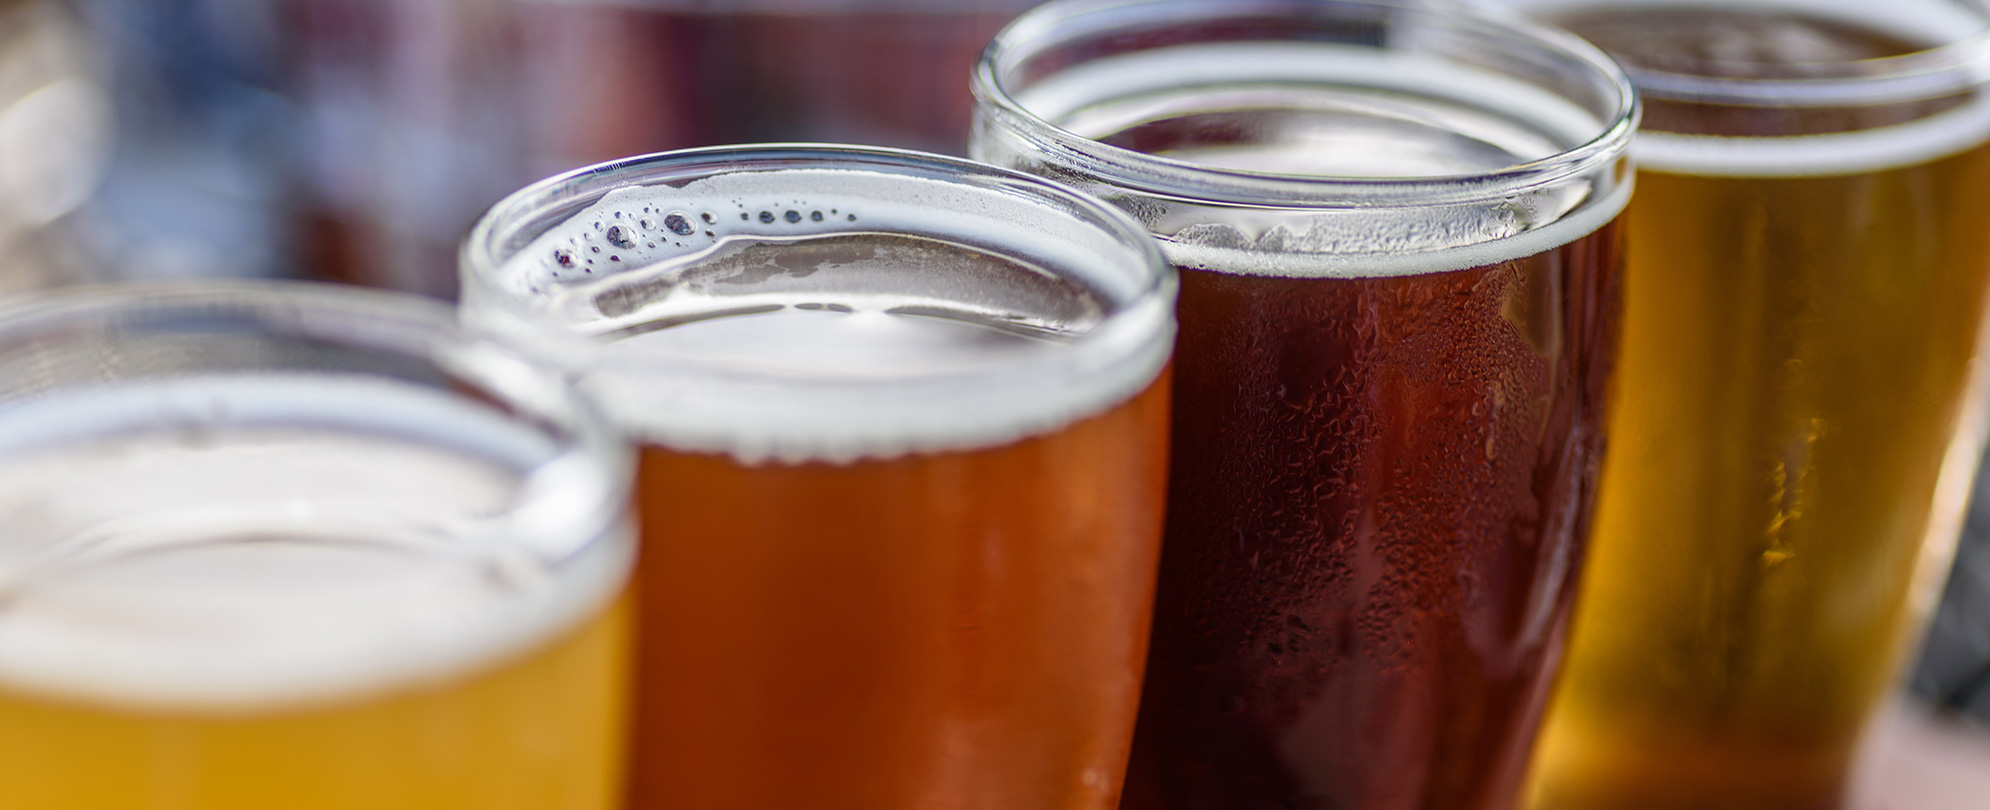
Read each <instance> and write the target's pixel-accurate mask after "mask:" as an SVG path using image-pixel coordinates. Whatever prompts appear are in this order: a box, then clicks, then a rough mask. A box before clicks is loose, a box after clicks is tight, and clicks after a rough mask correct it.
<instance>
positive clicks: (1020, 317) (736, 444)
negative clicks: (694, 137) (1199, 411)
mask: <svg viewBox="0 0 1990 810" xmlns="http://www.w3.org/2000/svg"><path fill="white" fill-rule="evenodd" d="M818 189H820V190H823V191H822V192H821V193H819V194H817V193H813V191H814V190H818ZM798 190H808V191H810V192H811V193H807V194H803V195H800V196H798V195H797V194H796V192H797V191H798ZM645 206H648V207H653V208H656V209H658V210H684V211H692V210H711V209H717V208H721V207H730V208H736V209H738V210H739V212H740V214H741V219H740V220H739V221H738V222H733V221H731V220H730V218H724V221H723V222H709V221H708V224H711V225H712V226H713V227H712V228H710V229H708V230H707V231H705V232H701V233H700V234H699V235H697V236H693V237H686V238H684V239H682V240H680V241H677V242H673V243H670V244H667V245H666V244H663V243H659V246H658V248H656V249H655V250H651V249H648V248H647V247H644V248H640V249H637V250H632V251H627V252H626V255H625V256H624V262H623V265H624V267H617V268H614V269H613V271H612V272H608V273H605V274H603V276H602V277H596V278H581V277H568V276H561V275H558V274H557V272H556V271H557V270H558V267H557V264H556V262H555V261H554V260H553V259H552V258H551V257H553V256H554V255H556V253H557V251H558V250H560V249H563V248H566V247H567V246H570V245H573V244H577V243H580V242H584V241H585V237H586V234H587V233H588V232H590V231H591V230H592V228H591V223H593V222H596V221H602V220H604V219H612V212H615V211H626V210H637V209H640V208H643V207H645ZM817 213H821V214H822V215H821V216H817ZM790 214H792V216H791V215H790ZM713 219H715V220H716V219H721V218H718V217H713ZM860 221H861V222H862V223H863V224H862V225H861V226H859V227H853V226H852V225H851V223H854V222H860ZM892 234H905V235H910V236H913V237H918V238H919V239H924V240H927V241H928V242H929V243H930V244H928V246H927V247H917V246H916V240H914V241H904V240H903V239H901V240H900V241H901V242H902V243H903V244H906V245H915V247H914V248H909V249H910V250H912V252H913V253H917V252H919V251H921V250H937V251H938V252H933V253H929V254H928V258H929V259H945V260H946V261H954V260H955V259H958V258H959V257H961V256H964V255H967V254H968V253H974V252H977V251H979V252H980V253H981V254H982V255H984V256H987V257H989V259H990V260H994V261H997V262H999V263H1006V264H1009V265H1013V266H1014V268H1020V269H1012V271H1004V272H1008V273H1010V274H1011V275H1010V276H1008V277H1010V278H1012V280H1015V283H1016V284H1020V285H1021V286H1014V285H1012V284H1010V282H1000V281H999V280H998V281H993V282H990V283H997V284H998V286H997V287H994V288H980V289H977V288H976V287H975V284H974V283H968V281H967V279H969V278H970V276H971V275H972V274H969V275H943V276H940V275H932V274H934V273H936V272H939V271H937V270H935V269H934V268H933V267H930V266H927V265H928V264H929V263H928V262H926V261H922V260H919V259H916V258H914V259H905V260H897V259H894V260H891V261H890V262H885V261H884V260H881V259H871V258H865V259H862V260H861V261H857V262H856V263H848V262H846V263H843V264H838V263H837V262H835V261H831V260H829V259H821V257H820V256H818V257H817V258H804V257H805V256H809V255H814V254H810V253H808V251H818V252H819V251H823V250H829V251H831V252H832V253H833V252H834V251H840V250H846V249H847V248H848V245H843V244H840V243H836V242H834V238H836V237H839V236H842V235H868V236H869V237H879V238H883V239H886V240H889V239H890V235H892ZM1116 238H1117V237H1116V236H1115V235H1113V234H1109V233H1107V232H1103V231H1101V230H1099V229H1098V228H1097V226H1095V225H1093V224H1091V223H1088V222H1085V221H1082V220H1080V219H1077V218H1075V217H1072V216H1070V215H1069V214H1067V213H1064V212H1062V211H1060V210H1057V209H1054V208H1052V207H1050V206H1047V205H1043V204H1039V203H1035V202H1031V201H1027V200H1026V199H1022V198H1019V197H1018V196H1017V195H1013V194H1011V193H1008V192H1004V191H997V190H991V189H983V188H978V187H975V186H972V185H968V184H965V183H950V182H943V181H939V180H930V179H925V178H921V177H913V176H904V175H893V174H884V173H880V172H867V171H862V170H857V169H790V170H783V171H748V172H739V173H733V174H724V175H718V176H714V177H709V178H705V179H701V180H698V181H694V182H691V183H689V184H686V185H684V186H683V187H681V188H678V187H671V186H643V187H626V188H620V189H616V190H614V191H611V192H609V193H608V194H607V195H605V196H604V197H603V198H602V199H601V200H600V201H599V202H597V203H596V204H595V205H593V206H590V207H589V208H587V209H585V210H583V211H581V212H579V213H578V214H575V215H573V216H572V217H570V218H569V219H567V220H566V221H565V222H564V223H563V224H561V225H560V226H558V227H555V228H553V229H552V230H550V231H548V232H546V233H544V234H542V235H541V236H540V237H538V238H537V239H536V240H534V241H533V242H532V243H531V244H529V245H528V246H527V247H526V248H524V249H523V250H522V251H520V252H519V253H517V254H516V255H515V256H514V257H513V258H512V259H511V260H510V261H508V262H507V263H505V264H504V265H503V266H502V267H501V268H499V269H498V271H497V272H496V273H495V274H494V277H493V278H489V279H473V283H472V284H470V285H469V286H468V287H466V293H465V299H464V302H465V313H466V317H468V318H470V319H472V320H473V321H476V320H479V319H485V318H489V319H492V320H491V321H487V322H492V323H501V324H502V325H504V326H506V327H507V328H516V329H526V330H536V329H542V328H544V327H545V326H546V322H551V323H552V324H555V325H556V328H560V329H562V330H566V331H568V332H569V333H578V334H585V335H596V336H602V335H609V336H610V337H609V338H607V339H602V340H599V341H597V345H596V346H595V348H594V349H592V350H591V351H590V354H591V355H592V357H591V358H590V359H588V360H586V361H583V365H584V366H585V369H586V370H585V375H584V379H583V384H584V385H585V386H587V387H589V388H591V389H592V390H593V391H594V393H596V394H597V396H598V399H600V400H601V401H603V402H605V403H606V404H607V405H608V407H609V409H610V411H611V412H612V413H613V414H614V415H615V416H616V418H617V420H618V421H620V422H621V423H622V424H623V425H624V427H625V428H628V429H631V430H632V431H634V432H635V433H637V434H638V435H640V436H642V437H644V438H645V439H647V440H649V441H652V442H656V443H660V444H664V445H666V446H670V447H674V448H678V449H683V450H693V451H700V452H719V453H729V454H731V455H733V456H734V457H736V458H739V459H741V460H744V461H748V462H762V461H768V460H774V461H782V462H802V461H830V462H847V461H852V460H855V459H860V458H888V457H893V456H899V455H904V454H907V453H914V452H933V451H942V450H954V449H967V448H975V447H986V446H993V445H999V444H1004V443H1008V442H1011V441H1015V440H1018V439H1021V438H1025V437H1028V436H1032V435H1038V434H1042V433H1047V432H1050V431H1054V430H1056V429H1058V428H1060V427H1063V426H1065V425H1068V424H1070V423H1071V422H1073V421H1075V420H1077V419H1080V418H1083V417H1086V416H1090V415H1093V414H1096V413H1099V412H1101V411H1104V410H1106V409H1108V408H1110V407H1112V406H1114V405H1116V404H1118V403H1120V402H1122V401H1124V400H1126V399H1128V398H1130V397H1131V396H1132V395H1134V394H1135V393H1137V392H1138V391H1140V390H1141V389H1143V388H1144V387H1146V386H1147V385H1148V384H1150V383H1152V382H1153V381H1154V379H1155V378H1156V376H1157V375H1158V374H1159V372H1160V369H1161V367H1162V366H1163V365H1165V363H1166V360H1167V356H1168V354H1169V349H1170V347H1171V345H1172V339H1173V319H1172V311H1173V300H1172V295H1171V291H1172V285H1171V284H1167V283H1164V282H1161V281H1158V280H1157V279H1156V278H1155V276H1154V273H1155V270H1154V268H1152V267H1151V266H1148V265H1146V264H1145V260H1144V259H1143V258H1142V257H1141V254H1139V253H1137V252H1135V250H1134V249H1132V248H1129V247H1127V246H1126V245H1124V243H1121V242H1118V241H1116ZM754 244H758V245H763V246H768V248H769V249H770V250H772V251H774V252H773V253H772V254H770V255H776V256H778V255H780V253H781V251H782V250H784V249H786V248H784V247H783V246H791V247H792V252H791V253H789V254H787V255H789V256H791V257H792V258H791V259H789V260H782V259H779V258H776V259H774V260H770V261H769V262H768V263H767V266H766V268H765V269H763V270H751V269H750V268H749V269H747V270H727V271H725V274H724V275H722V277H713V278H710V279H704V280H702V281H698V279H700V278H702V277H701V276H699V275H698V274H699V273H700V272H701V270H700V268H701V267H704V266H705V265H703V264H701V263H702V262H708V261H711V260H712V259H713V257H715V256H722V255H725V252H726V251H730V250H734V249H735V248H737V247H738V246H740V245H754ZM935 245H945V246H951V247H946V248H944V249H942V248H938V247H933V246H935ZM949 257H951V258H949ZM995 257H1000V258H999V259H996V258H995ZM818 260H820V261H826V262H829V263H828V264H821V263H818ZM783 261H786V264H788V265H793V266H784V265H783ZM866 262H868V264H867V263H866ZM881 262H882V263H881ZM892 262H896V264H892ZM969 264H970V265H971V264H972V262H970V263H969ZM887 265H889V266H887ZM1032 268H1033V269H1032ZM706 269H707V270H709V268H706ZM818 271H822V272H818ZM946 272H947V273H954V272H955V271H952V270H948V271H946ZM921 273H924V274H926V275H924V276H922V277H923V278H926V279H929V280H931V279H940V280H942V281H944V280H947V279H953V280H954V281H955V282H957V283H930V281H929V283H926V284H925V285H924V287H923V288H922V289H920V290H918V291H916V294H908V293H907V290H905V289H899V288H897V287H896V286H894V282H892V281H891V279H892V278H893V277H894V274H899V275H900V276H903V275H904V274H921ZM708 274H709V273H708ZM1031 274H1035V276H1032V275H1031ZM1000 275H1001V274H997V276H1000ZM1031 277H1036V278H1038V279H1039V281H1037V282H1028V281H1027V279H1028V278H1031ZM987 278H995V277H987ZM683 279H692V280H694V281H697V283H685V282H683V281H682V280H683ZM811 279H812V280H811ZM825 279H831V280H834V281H835V282H836V283H842V282H843V281H844V280H852V281H853V282H857V281H860V282H861V284H860V286H856V287H849V288H838V287H835V286H833V285H832V286H827V287H825V286H822V285H823V284H825V283H827V282H825V281H824V280H825ZM984 280H985V279H984ZM1053 281H1054V282H1055V283H1052V282H1053ZM975 283H980V282H975ZM1042 284H1048V285H1049V286H1048V287H1046V289H1051V288H1056V287H1058V286H1059V285H1064V286H1067V287H1069V289H1070V290H1073V291H1077V292H1073V293H1072V294H1073V295H1077V296H1080V297H1088V298H1095V299H1097V300H1098V301H1100V302H1102V303H1101V304H1100V305H1099V310H1098V311H1101V312H1109V313H1111V314H1109V315H1107V316H1105V317H1103V318H1092V319H1089V320H1087V319H1080V320H1079V321H1077V322H1063V321H1058V323H1061V324H1062V325H1061V326H1054V327H1051V328H1039V327H1038V326H1037V325H1035V324H1037V323H1038V322H1039V321H1044V319H1045V317H1046V316H1045V315H1044V312H1045V311H1038V310H1033V309H1032V307H1033V306H1035V305H1026V302H1027V301H1028V300H1029V296H1027V295H1022V296H1020V297H1018V295H1019V293H1018V292H1017V291H1018V290H1023V289H1024V288H1028V287H1032V286H1033V285H1042ZM700 285H703V286H700ZM1005 285H1006V286H1005ZM542 291H543V292H542ZM490 294H496V295H499V296H503V297H508V298H511V299H513V303H511V304H506V305H496V302H494V301H490V300H487V296H488V295H490ZM699 296H705V297H702V298H701V297H699ZM1045 300H1048V299H1045ZM1003 302H1008V303H1003ZM520 303H522V304H523V307H520V306H519V304H520ZM707 304H709V308H706V309H702V310H701V309H700V308H701V307H705V306H706V305H707ZM804 305H808V306H804ZM1004 307H1008V309H1005V308H1004ZM521 308H522V309H526V310H536V314H531V315H525V316H519V315H512V314H509V313H515V312H517V311H518V310H519V309H521ZM1053 309H1055V307H1053ZM776 313H778V314H776ZM719 315H723V316H726V318H728V319H739V320H736V321H729V322H727V323H724V324H717V325H715V323H716V322H714V323H708V324H706V325H705V326H700V327H696V328H697V329H699V330H705V331H709V330H711V329H720V328H723V329H741V330H744V331H740V332H738V333H736V334H735V335H733V339H729V340H727V341H723V342H721V343H720V344H712V345H713V347H714V348H713V349H712V351H711V353H710V356H709V357H708V358H707V359H709V360H710V361H711V362H701V360H700V357H701V355H700V352H699V351H697V350H693V349H691V348H687V347H686V346H683V345H679V346H674V347H666V348H667V349H668V350H667V351H665V350H661V349H659V348H658V347H659V346H660V345H662V344H669V343H671V342H672V340H674V338H673V337H672V336H669V335H665V336H663V337H662V338H659V337H656V335H654V334H652V333H655V332H656V331H657V330H658V329H659V328H664V327H667V328H664V329H663V331H668V329H669V328H680V329H682V328H684V327H671V326H670V325H671V324H684V323H693V322H696V321H700V320H710V319H711V316H719ZM1063 317H1065V316H1063V315H1058V316H1055V317H1051V318H1049V321H1057V319H1059V318H1063ZM506 318H511V319H513V320H510V321H505V319H506ZM750 318H759V319H760V320H759V321H758V323H767V324H770V327H769V329H768V330H765V331H755V330H754V329H753V328H752V325H753V324H754V323H756V321H752V320H748V319H750ZM837 318H840V319H842V320H840V321H832V320H827V319H837ZM534 319H540V322H538V323H534ZM935 319H938V320H937V321H936V320H935ZM775 321H779V323H778V324H774V322H775ZM938 321H947V322H949V323H953V324H956V325H958V328H957V327H956V326H946V327H945V328H944V329H941V330H940V331H942V332H946V333H948V334H950V335H952V337H949V338H946V339H947V340H951V341H954V342H953V344H950V345H951V348H936V351H938V352H939V354H940V355H943V356H944V357H945V358H946V359H945V360H944V361H943V362H942V361H940V360H935V359H932V358H928V359H929V360H932V362H923V361H922V362H912V361H911V360H908V359H907V357H906V356H905V355H904V354H903V353H904V352H907V351H916V350H917V344H918V341H919V340H923V339H926V338H924V337H920V336H921V335H925V336H926V337H932V335H933V334H934V333H933V331H932V329H928V328H927V327H934V328H938V327H936V326H935V324H936V323H938ZM1049 321H1044V322H1049ZM963 329H964V330H967V331H966V332H963V331H961V330H963ZM796 330H800V331H796ZM810 330H824V331H819V332H816V333H814V336H813V337H811V336H808V333H809V332H810ZM894 330H897V331H896V332H894ZM976 330H979V331H978V332H977V331H976ZM776 332H784V333H786V334H788V335H790V336H791V337H792V342H791V344H790V345H788V346H787V347H786V348H783V347H781V346H780V345H777V344H780V343H781V342H782V341H781V339H779V338H771V337H770V338H769V342H768V343H767V344H766V351H765V352H764V353H762V354H760V355H758V356H757V357H756V356H753V354H752V353H753V352H755V351H758V350H756V349H754V348H753V347H752V346H751V345H749V344H745V343H743V341H747V340H749V339H751V338H752V337H753V336H754V335H766V336H771V335H773V334H775V333H776ZM684 334H687V335H688V334H690V333H689V332H685V333H684ZM886 334H900V335H901V337H900V338H898V339H895V341H894V340H885V339H882V338H880V337H879V336H882V335H886ZM971 334H981V335H983V336H984V337H985V338H986V339H985V341H982V342H983V343H985V344H986V346H984V348H985V349H986V350H985V351H983V350H976V351H969V352H966V353H961V352H958V351H955V350H956V349H960V348H961V347H962V346H974V345H980V344H977V343H976V341H977V340H980V339H975V338H972V337H971ZM1016 335H1025V336H1027V337H1028V339H1026V340H1024V341H1023V342H1022V343H1017V342H1016V339H1015V336H1016ZM1053 335H1054V337H1052V336H1053ZM636 337H641V339H632V338H636ZM659 341H661V342H662V343H661V344H660V343H659ZM838 341H842V343H837V342H838ZM962 341H966V342H965V343H963V342H962ZM832 344H834V345H839V346H841V348H840V349H838V350H839V351H842V352H844V354H843V355H842V356H839V357H836V358H828V357H826V356H825V359H824V361H823V362H817V363H806V364H803V363H796V362H793V359H794V357H796V356H797V355H796V354H795V351H801V352H803V353H807V352H809V351H816V352H827V351H830V350H831V347H832ZM721 345H722V346H723V347H725V351H723V352H721V351H719V350H718V349H719V347H720V346H721ZM998 345H999V347H1000V348H999V349H998V348H995V347H997V346H998ZM742 346H745V348H743V349H742V348H741V347H742ZM935 346H936V347H938V344H935ZM866 347H868V348H866ZM742 351H744V352H747V354H746V355H742V354H741V352H742ZM721 355H722V356H723V362H719V358H720V357H721ZM865 357H870V358H872V361H865V360H864V359H863V358H865ZM831 359H833V360H834V361H833V362H831V361H830V360H831Z"/></svg>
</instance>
